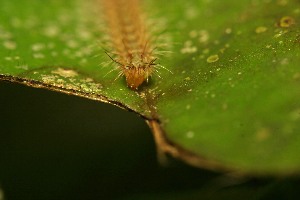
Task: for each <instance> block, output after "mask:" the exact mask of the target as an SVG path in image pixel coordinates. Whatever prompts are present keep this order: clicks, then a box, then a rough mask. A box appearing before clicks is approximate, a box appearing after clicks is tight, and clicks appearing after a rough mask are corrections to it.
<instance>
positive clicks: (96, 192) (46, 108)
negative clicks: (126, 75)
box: [0, 82, 300, 200]
mask: <svg viewBox="0 0 300 200" xmlns="http://www.w3.org/2000/svg"><path fill="white" fill-rule="evenodd" d="M0 112H1V114H0V125H1V127H0V186H1V187H2V189H3V190H4V192H5V199H7V200H14V199H45V200H46V199H85V200H87V199H294V198H297V196H298V194H299V192H298V191H299V189H300V181H299V179H298V178H280V179H278V178H259V179H258V178H247V179H234V178H229V177H226V176H224V175H222V174H218V173H213V172H210V171H207V170H200V169H196V168H192V167H189V166H187V165H185V164H184V163H181V162H180V161H176V160H174V159H171V158H170V162H169V165H168V166H166V167H162V166H160V165H159V164H158V163H157V159H156V151H155V144H154V141H153V139H152V135H151V133H150V130H149V128H148V127H147V125H146V124H145V122H144V121H143V119H141V118H139V117H138V116H137V115H136V114H134V113H130V112H126V111H124V110H121V109H119V108H117V107H114V106H112V105H108V104H103V103H100V102H96V101H91V100H87V99H84V98H79V97H75V96H68V95H65V94H60V93H56V92H52V91H47V90H43V89H35V88H30V87H25V86H22V85H17V84H11V83H6V82H0Z"/></svg>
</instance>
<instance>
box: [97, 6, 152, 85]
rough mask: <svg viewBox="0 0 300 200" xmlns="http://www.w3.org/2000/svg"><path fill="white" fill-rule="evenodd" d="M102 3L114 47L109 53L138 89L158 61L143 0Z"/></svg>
mask: <svg viewBox="0 0 300 200" xmlns="http://www.w3.org/2000/svg"><path fill="white" fill-rule="evenodd" d="M101 3H102V6H103V12H104V18H105V21H106V28H107V33H108V35H109V36H110V45H111V48H112V52H109V53H107V52H106V54H107V55H108V56H109V57H110V58H111V60H112V61H113V62H114V63H115V64H117V69H120V72H119V76H122V75H124V76H125V78H126V82H127V85H128V87H129V88H131V89H133V90H137V89H138V87H139V86H140V85H141V84H142V83H143V82H144V81H145V80H147V81H148V78H149V76H151V74H152V73H153V72H154V71H156V69H155V68H156V63H155V61H156V60H157V57H156V56H155V53H154V50H155V48H154V47H153V46H152V42H153V41H152V37H151V35H150V32H149V31H148V29H147V26H146V23H145V21H144V18H143V15H142V12H141V8H140V2H139V0H101ZM109 54H111V55H109ZM119 76H118V77H119Z"/></svg>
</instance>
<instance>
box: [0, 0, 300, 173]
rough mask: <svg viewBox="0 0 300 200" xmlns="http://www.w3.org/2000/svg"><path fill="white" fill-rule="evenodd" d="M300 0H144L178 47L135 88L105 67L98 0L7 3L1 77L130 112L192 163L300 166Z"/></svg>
mask: <svg viewBox="0 0 300 200" xmlns="http://www.w3.org/2000/svg"><path fill="white" fill-rule="evenodd" d="M299 4H300V3H299V1H297V0H289V1H283V0H278V1H275V0H273V1H272V0H271V1H263V0H261V1H251V0H246V1H242V2H239V1H235V0H230V1H226V2H222V1H207V0H194V1H186V2H184V1H179V0H176V1H175V0H174V1H172V3H168V4H167V5H166V2H163V1H145V5H144V10H145V12H146V13H147V15H148V17H149V18H150V19H153V21H154V22H157V24H155V23H154V24H153V25H152V26H153V28H156V29H160V30H161V31H160V33H159V34H158V33H156V34H155V36H158V37H160V36H162V37H163V38H164V39H165V43H166V44H167V45H169V46H170V45H171V46H172V47H167V49H166V50H168V51H171V54H167V53H163V54H162V55H161V56H160V57H159V63H160V64H161V65H162V66H164V67H165V68H167V69H168V70H170V71H171V73H170V72H168V71H167V70H163V69H161V70H159V73H160V76H161V78H159V77H158V76H153V77H152V78H151V80H150V82H149V83H145V84H143V85H142V87H140V88H139V91H131V90H130V89H128V88H127V87H126V83H125V80H124V79H123V78H119V79H117V80H115V78H116V77H117V73H118V72H115V71H113V72H111V73H109V72H110V70H111V69H112V67H113V66H110V67H103V66H104V65H105V63H107V62H108V61H109V58H108V56H106V55H105V54H104V51H103V49H101V43H102V42H103V41H102V38H103V37H104V36H105V33H104V32H103V29H104V28H103V23H102V22H101V11H100V10H101V7H100V4H98V1H96V0H95V1H89V2H85V1H83V0H77V1H55V0H48V1H44V2H41V1H38V0H32V1H25V0H22V1H20V0H18V1H17V0H11V1H2V2H1V3H0V20H1V24H0V42H1V43H2V46H1V47H0V48H1V49H0V78H1V79H3V80H9V81H15V82H20V83H24V84H27V85H30V86H34V87H46V88H49V89H53V90H57V91H61V92H66V93H69V94H75V95H78V96H84V97H87V98H92V99H95V100H100V101H104V102H109V103H112V104H115V105H117V106H121V107H123V108H127V109H129V110H133V111H135V112H137V113H139V114H140V115H141V116H143V117H144V118H146V119H147V120H148V122H149V125H150V126H151V127H152V130H153V132H154V135H155V138H156V141H157V144H158V145H159V147H160V148H161V150H162V151H163V152H166V153H170V154H172V155H173V156H175V157H179V158H181V159H183V160H185V161H186V162H188V163H190V164H192V165H195V166H200V167H207V168H210V169H226V170H237V171H240V172H242V173H252V174H253V173H255V174H265V173H270V174H291V173H296V172H299V169H300V159H299V156H298V147H299V144H300V138H299V136H298V133H299V132H300V123H299V121H300V101H299V100H300V89H299V86H300V68H299V62H300V53H299V52H300V51H299V47H300V30H299V27H300V26H299V22H300V17H299V16H300V9H299ZM164 24H165V25H164ZM166 41H167V42H166ZM112 65H113V64H112Z"/></svg>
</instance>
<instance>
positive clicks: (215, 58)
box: [206, 54, 219, 63]
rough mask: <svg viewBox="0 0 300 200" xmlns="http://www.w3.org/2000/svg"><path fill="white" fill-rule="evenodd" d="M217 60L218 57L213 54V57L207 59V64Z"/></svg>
mask: <svg viewBox="0 0 300 200" xmlns="http://www.w3.org/2000/svg"><path fill="white" fill-rule="evenodd" d="M218 60H219V55H217V54H215V55H211V56H209V57H208V58H207V60H206V61H207V62H208V63H214V62H217V61H218Z"/></svg>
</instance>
